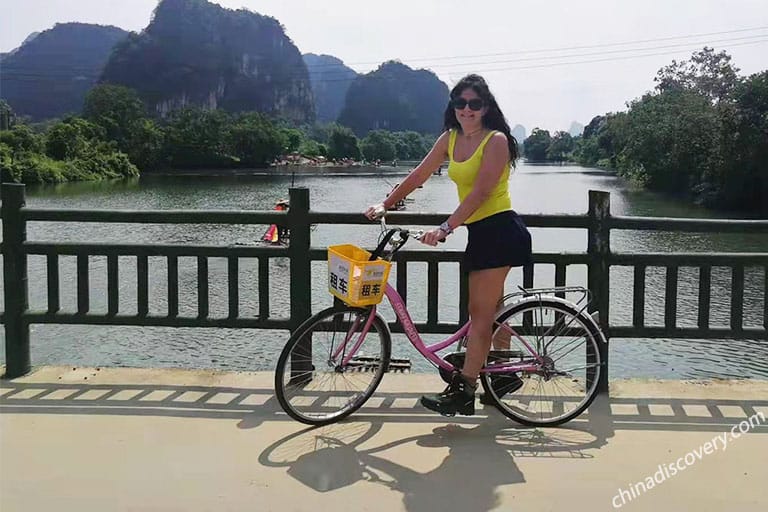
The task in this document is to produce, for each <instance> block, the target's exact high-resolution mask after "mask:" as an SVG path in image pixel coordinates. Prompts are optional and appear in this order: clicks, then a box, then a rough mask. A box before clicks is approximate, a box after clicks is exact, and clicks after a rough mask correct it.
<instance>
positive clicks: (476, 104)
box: [451, 98, 483, 111]
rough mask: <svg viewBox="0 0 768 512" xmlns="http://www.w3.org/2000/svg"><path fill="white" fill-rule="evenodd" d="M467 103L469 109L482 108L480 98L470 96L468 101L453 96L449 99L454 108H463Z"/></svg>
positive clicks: (476, 109)
mask: <svg viewBox="0 0 768 512" xmlns="http://www.w3.org/2000/svg"><path fill="white" fill-rule="evenodd" d="M467 105H469V109H470V110H474V111H478V110H481V109H482V108H483V100H481V99H480V98H472V99H471V100H469V101H467V100H465V99H464V98H454V99H452V100H451V106H452V107H453V108H455V109H456V110H463V109H464V107H466V106H467Z"/></svg>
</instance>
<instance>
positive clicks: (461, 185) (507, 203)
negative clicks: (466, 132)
mask: <svg viewBox="0 0 768 512" xmlns="http://www.w3.org/2000/svg"><path fill="white" fill-rule="evenodd" d="M494 133H496V132H495V131H491V133H489V134H488V135H486V136H485V138H484V139H483V141H482V142H481V143H480V145H479V146H478V147H477V149H476V150H475V152H474V154H473V155H472V156H470V157H469V158H468V159H467V160H464V161H463V162H457V161H456V160H454V159H453V148H454V146H455V145H456V130H451V135H450V137H449V139H448V160H449V163H448V176H449V177H450V178H451V180H453V182H454V183H456V187H457V188H458V191H459V201H464V199H465V198H466V197H467V196H468V195H469V193H470V192H472V188H473V187H474V185H475V179H476V178H477V173H478V172H479V171H480V163H481V162H482V160H483V150H484V148H485V145H486V144H488V141H489V140H490V139H491V137H492V136H493V134H494ZM509 168H510V165H509V162H507V164H506V166H505V167H504V172H502V173H501V177H500V178H499V182H498V183H497V184H496V186H495V187H494V189H493V190H492V191H491V194H490V195H489V196H488V199H486V200H485V201H484V202H483V204H481V205H480V207H479V208H478V209H477V210H475V212H474V213H473V214H472V215H470V217H469V218H468V219H467V220H466V221H465V222H464V223H465V224H471V223H473V222H477V221H478V220H481V219H484V218H486V217H490V216H491V215H495V214H497V213H499V212H504V211H507V210H511V209H512V200H511V199H510V197H509Z"/></svg>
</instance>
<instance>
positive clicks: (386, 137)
mask: <svg viewBox="0 0 768 512" xmlns="http://www.w3.org/2000/svg"><path fill="white" fill-rule="evenodd" d="M360 151H361V152H362V153H363V156H364V157H365V159H366V160H388V161H391V160H394V159H395V156H396V148H395V137H394V136H393V135H392V133H391V132H388V131H385V130H374V131H371V132H368V135H366V136H365V138H364V139H363V140H362V141H360Z"/></svg>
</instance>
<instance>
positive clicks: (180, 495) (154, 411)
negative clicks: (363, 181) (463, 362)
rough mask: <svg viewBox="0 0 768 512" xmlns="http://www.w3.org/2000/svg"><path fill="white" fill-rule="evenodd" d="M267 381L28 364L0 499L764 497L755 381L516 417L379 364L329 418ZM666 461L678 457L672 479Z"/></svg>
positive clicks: (513, 506) (0, 452) (519, 504)
mask: <svg viewBox="0 0 768 512" xmlns="http://www.w3.org/2000/svg"><path fill="white" fill-rule="evenodd" d="M272 378H273V377H272V374H271V373H222V372H210V371H179V370H141V369H94V368H76V369H73V368H71V367H69V368H58V367H45V368H40V369H37V370H36V371H35V372H33V373H32V374H30V375H28V376H26V377H23V378H19V379H15V380H9V381H0V413H1V414H0V510H1V511H2V512H31V511H48V510H56V511H78V512H86V511H99V512H117V511H185V512H190V511H209V510H210V511H217V512H223V511H259V512H261V511H272V510H274V511H285V512H288V511H305V510H312V511H315V510H338V511H342V510H344V511H346V510H352V511H357V510H370V511H378V510H382V511H384V510H386V511H396V510H408V511H411V512H427V511H430V512H431V511H433V510H461V511H473V512H474V511H487V510H525V511H548V510H560V511H562V510H577V511H580V510H584V511H590V512H593V511H600V510H617V509H622V510H636V511H639V510H665V511H666V510H701V511H720V510H722V511H725V510H729V511H731V510H739V511H751V510H765V508H766V503H767V502H768V486H767V485H766V483H767V482H768V466H767V465H766V460H767V459H766V455H767V454H768V421H765V419H764V418H765V417H768V382H766V381H695V382H680V381H663V382H662V381H613V382H612V383H611V397H610V399H607V398H601V399H599V400H598V401H597V402H596V403H595V404H594V405H593V406H592V407H590V410H589V411H588V412H587V413H586V414H585V415H583V416H582V417H580V418H579V419H577V420H574V421H572V422H571V423H569V424H568V425H566V426H564V427H561V428H554V429H533V428H527V427H521V426H519V425H517V424H515V423H513V422H512V421H510V420H508V419H506V418H505V417H503V416H502V415H501V414H500V413H498V412H497V411H496V410H494V409H490V408H485V409H483V408H481V409H480V410H479V411H478V415H477V416H474V417H471V418H457V419H454V420H449V419H445V418H442V417H440V416H437V415H434V414H432V413H430V412H429V411H426V410H424V409H422V408H421V407H420V406H419V405H418V397H419V396H420V395H421V393H422V392H425V391H432V390H435V389H438V388H440V387H441V386H442V384H441V382H440V381H439V379H438V378H437V377H436V376H432V375H398V374H392V375H387V376H385V378H384V381H383V383H382V386H381V388H380V389H379V391H378V392H377V394H376V395H374V397H373V398H372V399H371V401H370V402H369V405H368V406H367V407H365V408H364V409H362V410H361V411H360V412H359V413H357V414H356V415H354V416H353V417H352V418H350V419H349V420H347V421H346V422H343V423H340V424H336V425H332V426H328V427H323V428H318V429H308V428H306V426H304V425H300V424H298V423H295V422H293V421H292V420H290V419H289V418H288V417H287V416H286V415H285V414H283V413H282V411H281V410H280V409H279V406H278V404H277V402H276V400H275V398H274V396H273V392H272ZM749 417H752V419H753V425H752V426H750V425H749V423H746V424H745V423H742V424H741V427H742V429H743V430H744V431H745V433H741V432H740V430H739V428H738V426H739V423H740V422H742V421H744V420H745V419H747V418H749ZM745 425H746V427H745ZM734 426H737V428H736V430H735V431H734V434H732V433H731V432H732V429H733V427H734ZM737 436H738V437H737ZM716 439H722V441H716ZM707 443H709V444H707ZM672 465H677V467H678V468H682V469H678V470H677V474H675V475H671V474H670V473H671V471H670V466H672ZM660 466H661V468H660ZM654 475H656V476H655V478H656V481H655V482H654V483H652V484H651V483H648V480H647V479H648V478H650V479H652V480H653V479H654ZM659 481H660V482H661V483H656V482H659ZM638 482H644V483H645V485H646V489H645V491H643V489H642V488H641V487H639V486H638V485H637V483H638ZM622 490H623V491H624V492H623V493H622V492H621V491H622ZM633 494H634V496H633ZM616 505H619V507H616Z"/></svg>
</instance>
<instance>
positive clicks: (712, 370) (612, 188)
mask: <svg viewBox="0 0 768 512" xmlns="http://www.w3.org/2000/svg"><path fill="white" fill-rule="evenodd" d="M405 171H406V170H402V172H400V173H394V174H393V173H387V174H384V173H379V174H378V175H377V174H376V172H377V171H375V170H371V172H370V173H369V175H366V176H349V175H343V176H340V175H338V174H339V173H335V174H333V175H330V174H328V173H322V172H300V173H296V174H295V175H294V176H291V175H286V176H275V175H263V174H264V173H261V174H262V175H253V173H242V174H239V175H236V176H213V177H206V176H197V175H182V176H152V177H143V178H141V179H135V180H130V181H118V182H106V183H77V184H66V185H58V186H54V187H41V188H30V189H29V190H28V194H27V204H28V205H29V206H32V207H48V208H60V207H63V208H82V209H93V208H104V209H113V208H122V209H133V210H157V209H225V210H232V209H237V210H248V209H271V208H272V206H273V205H274V203H275V201H277V200H278V199H281V198H284V197H287V194H288V188H289V187H290V186H291V183H292V182H294V183H295V185H296V186H300V187H308V188H309V189H310V200H311V207H312V209H314V210H320V211H346V212H358V211H362V210H363V209H364V208H365V206H367V205H368V204H371V203H374V202H378V201H380V200H381V199H382V197H383V196H384V195H385V193H386V192H387V191H389V190H390V189H391V188H392V186H393V185H394V184H395V183H397V182H398V181H399V180H402V179H403V176H404V175H405ZM589 190H604V191H608V192H610V193H611V211H612V213H614V214H616V215H642V216H654V217H715V216H722V215H720V214H717V213H715V212H711V211H708V210H705V209H703V208H699V207H696V206H691V205H686V204H685V203H683V202H681V201H675V200H670V199H665V198H662V197H660V196H658V195H656V194H652V193H649V192H646V191H637V190H632V189H631V188H629V187H628V186H627V185H626V183H625V182H623V181H622V180H620V179H618V178H616V177H615V176H613V175H611V174H610V173H606V172H603V171H599V170H595V169H585V168H582V167H579V166H571V165H563V166H554V165H535V166H534V165H526V164H521V165H520V166H519V167H518V169H517V171H516V172H515V173H514V174H513V175H512V177H511V193H512V200H513V207H514V208H515V209H516V210H517V211H519V212H521V213H523V214H525V213H584V212H586V211H587V205H588V194H587V192H588V191H589ZM411 197H412V198H413V199H414V202H412V203H409V206H408V208H409V211H417V212H445V213H449V212H451V211H453V209H454V208H455V207H456V205H457V197H456V189H455V186H454V185H453V184H452V182H451V181H450V180H449V179H448V177H447V176H445V175H443V176H434V177H433V178H432V179H431V180H430V181H429V182H428V183H427V184H426V185H425V186H424V188H422V189H419V190H417V191H415V192H414V193H413V194H412V196H411ZM266 228H267V226H226V225H159V224H153V225H131V224H73V223H55V222H52V223H31V224H30V225H29V226H28V230H27V236H28V239H29V240H36V241H49V242H52V241H58V242H94V241H99V242H121V243H189V244H216V245H228V244H252V243H254V241H256V240H258V239H259V238H260V237H261V235H262V234H263V233H264V231H265V230H266ZM532 234H533V238H534V251H537V252H582V251H584V250H585V249H586V232H585V231H584V230H576V229H532ZM377 235H378V227H377V226H375V225H371V226H370V227H368V226H339V225H333V226H329V225H321V226H318V227H317V229H315V230H314V231H313V232H312V244H313V245H314V246H327V245H329V244H338V243H356V244H359V245H363V246H371V245H373V244H374V243H375V241H376V238H377ZM465 244H466V232H465V231H464V230H458V231H457V233H456V234H455V235H453V236H451V237H450V239H449V240H448V242H447V243H446V244H445V245H444V246H441V247H444V248H445V249H446V250H462V249H463V248H464V245H465ZM611 247H612V250H613V251H615V252H713V251H714V252H742V251H761V252H768V237H765V236H764V235H762V236H761V235H741V234H707V233H691V234H682V233H662V232H649V231H623V232H612V235H611ZM409 249H411V250H423V249H425V247H423V246H419V245H418V244H417V243H412V244H411V245H410V246H409ZM89 268H90V290H91V306H92V309H93V311H94V312H100V311H106V258H91V259H90V262H89ZM312 269H313V276H314V279H313V289H312V297H313V310H315V311H318V310H320V309H322V308H323V307H325V306H327V305H330V304H331V298H330V296H329V295H328V293H327V291H326V287H325V282H326V281H325V275H326V268H325V265H324V263H323V262H315V263H314V264H313V267H312ZM425 270H426V264H420V263H413V264H411V265H409V278H408V304H409V307H410V308H411V310H412V314H413V316H414V318H415V319H416V320H426V311H425V305H426V288H427V286H426V275H427V272H426V271H425ZM135 272H136V263H135V259H134V258H128V257H125V258H120V287H121V288H120V313H121V314H130V313H132V312H133V313H135V312H136V278H135ZM239 272H240V275H239V277H240V300H241V305H240V311H241V315H243V316H255V315H256V313H257V311H258V297H257V290H258V268H257V262H256V261H251V260H246V259H241V261H240V268H239ZM149 273H150V314H159V315H161V314H164V313H165V312H166V311H167V303H166V293H167V292H166V286H167V282H166V268H165V261H164V260H163V259H162V258H150V267H149ZM29 275H30V279H29V283H30V286H29V287H30V306H31V308H32V309H35V310H40V309H45V308H46V296H47V295H46V294H47V291H46V287H45V260H44V259H43V258H42V257H31V258H30V262H29ZM209 275H210V285H209V293H210V311H211V316H214V317H218V316H220V317H225V316H227V313H228V306H227V296H228V295H227V265H226V261H225V260H223V259H215V258H214V259H211V261H210V262H209ZM270 275H271V283H270V301H271V303H270V311H271V314H272V315H274V316H278V317H280V316H284V315H286V314H287V310H288V289H289V273H288V262H287V261H286V260H285V259H275V260H273V261H272V262H271V264H270ZM391 275H392V279H393V280H394V276H395V272H392V274H391ZM196 279H197V269H196V259H195V258H181V259H180V261H179V291H180V298H179V313H180V314H181V315H188V316H194V315H196V310H195V307H196V304H197V297H196V294H197V286H196ZM765 279H766V278H765V269H764V268H761V267H749V268H747V269H746V270H745V290H744V324H745V326H749V327H760V326H762V323H763V311H764V305H763V294H764V290H765ZM60 280H61V284H60V287H61V304H62V310H63V311H65V312H69V311H74V309H75V304H76V296H75V291H76V283H75V261H74V258H73V257H63V258H61V270H60ZM664 280H665V276H664V268H653V267H649V268H648V274H647V278H646V297H645V304H646V311H645V317H646V322H647V323H648V324H650V325H657V324H658V325H663V313H664V291H663V290H664ZM567 283H568V284H569V285H570V284H574V285H575V284H580V285H585V284H586V267H585V266H584V265H571V266H569V267H568V274H567ZM632 283H633V275H632V269H630V268H628V267H626V268H625V267H619V268H614V269H613V270H612V272H611V306H610V308H611V309H610V315H611V321H612V323H614V324H631V319H632V309H631V308H632ZM730 283H731V277H730V271H729V270H728V269H726V268H714V269H713V271H712V300H711V311H710V318H711V323H712V325H722V326H725V325H727V323H728V318H729V311H730V297H729V290H730ZM520 284H522V272H521V271H520V269H513V271H512V272H511V273H510V277H509V279H508V282H507V288H508V290H512V289H514V288H516V287H517V286H518V285H520ZM553 284H554V267H553V266H551V265H538V266H537V267H536V275H535V282H534V285H535V286H551V285H553ZM697 293H698V271H697V270H696V269H692V268H681V269H680V274H679V293H678V305H677V306H678V315H679V319H678V325H681V326H694V325H695V322H696V319H697V316H698V311H697V307H698V298H697ZM439 295H440V296H439V301H438V303H439V308H440V310H439V315H438V317H439V319H440V320H441V321H455V320H456V318H457V317H458V266H457V265H455V264H449V263H445V264H441V265H440V286H439ZM0 300H1V295H0ZM381 311H382V313H383V314H384V315H385V317H386V318H388V319H394V314H393V313H392V311H391V309H390V308H389V307H388V306H386V305H385V306H382V308H381ZM427 338H428V339H429V340H437V339H438V338H439V337H438V336H427ZM285 339H286V332H284V331H266V330H246V329H170V328H147V327H106V326H105V327H93V326H57V325H36V326H32V344H33V348H32V354H33V362H34V364H74V365H113V366H156V367H215V368H221V369H229V370H262V369H272V368H274V363H275V361H276V358H277V354H278V353H279V351H280V349H281V348H282V344H283V343H284V341H285ZM394 341H395V346H394V347H393V356H394V357H410V358H411V359H412V361H413V363H414V368H415V369H416V370H420V371H430V370H431V369H432V368H431V366H429V365H425V364H424V363H423V361H421V359H420V357H419V356H418V354H414V353H413V352H412V350H411V349H410V346H409V345H408V344H407V341H406V340H405V339H404V338H403V337H402V336H398V335H396V336H394ZM734 360H738V361H739V364H738V365H734V364H733V361H734ZM766 361H768V344H766V343H759V342H754V341H687V340H618V339H614V340H612V344H611V377H612V378H618V377H666V378H691V377H712V376H714V377H717V376H719V377H762V378H765V377H768V363H767V362H766Z"/></svg>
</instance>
